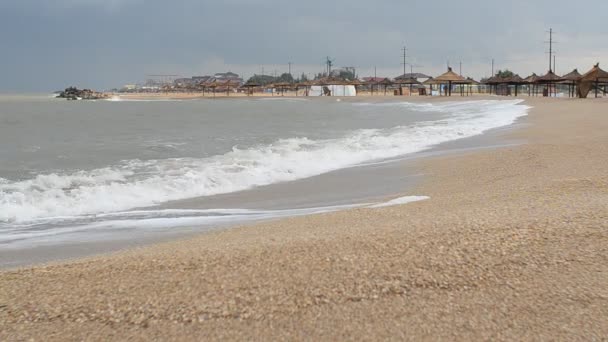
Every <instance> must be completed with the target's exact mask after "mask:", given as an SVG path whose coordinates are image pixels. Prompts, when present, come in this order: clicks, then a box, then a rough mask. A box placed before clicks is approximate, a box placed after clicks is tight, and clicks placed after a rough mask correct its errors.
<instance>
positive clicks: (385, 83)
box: [378, 78, 394, 96]
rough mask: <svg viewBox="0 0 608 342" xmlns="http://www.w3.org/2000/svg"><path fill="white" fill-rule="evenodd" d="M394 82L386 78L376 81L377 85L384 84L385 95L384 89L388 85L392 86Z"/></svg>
mask: <svg viewBox="0 0 608 342" xmlns="http://www.w3.org/2000/svg"><path fill="white" fill-rule="evenodd" d="M393 84H394V83H393V81H391V80H390V79H388V78H385V79H383V80H382V81H380V82H378V85H383V86H384V96H386V89H387V88H388V87H390V86H392V85H393Z"/></svg>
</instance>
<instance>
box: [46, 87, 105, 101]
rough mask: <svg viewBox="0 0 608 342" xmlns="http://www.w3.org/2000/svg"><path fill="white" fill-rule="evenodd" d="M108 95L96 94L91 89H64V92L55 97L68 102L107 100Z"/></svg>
mask: <svg viewBox="0 0 608 342" xmlns="http://www.w3.org/2000/svg"><path fill="white" fill-rule="evenodd" d="M109 97H110V95H108V94H105V93H101V92H97V91H94V90H91V89H78V88H75V87H69V88H66V89H65V90H64V91H62V92H61V93H59V95H57V98H63V99H68V100H100V99H107V98H109Z"/></svg>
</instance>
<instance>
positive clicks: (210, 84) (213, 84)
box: [207, 80, 219, 97]
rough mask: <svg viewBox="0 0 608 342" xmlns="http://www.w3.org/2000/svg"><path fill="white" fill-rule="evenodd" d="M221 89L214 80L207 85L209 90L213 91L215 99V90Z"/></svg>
mask: <svg viewBox="0 0 608 342" xmlns="http://www.w3.org/2000/svg"><path fill="white" fill-rule="evenodd" d="M218 87H219V84H218V82H217V80H213V81H212V82H210V83H208V84H207V88H209V89H211V90H213V97H215V90H216V89H217V88H218Z"/></svg>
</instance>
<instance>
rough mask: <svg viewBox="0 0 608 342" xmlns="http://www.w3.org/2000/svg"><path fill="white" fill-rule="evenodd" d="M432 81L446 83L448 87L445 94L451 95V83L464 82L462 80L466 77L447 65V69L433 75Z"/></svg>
mask: <svg viewBox="0 0 608 342" xmlns="http://www.w3.org/2000/svg"><path fill="white" fill-rule="evenodd" d="M434 81H435V82H436V83H439V84H446V83H447V85H448V89H447V91H446V92H447V94H446V95H448V96H452V84H465V83H463V82H464V81H466V79H465V78H464V77H462V76H460V75H458V74H457V73H455V72H454V71H452V68H450V67H448V71H447V72H445V73H443V74H441V75H439V76H437V77H435V78H434Z"/></svg>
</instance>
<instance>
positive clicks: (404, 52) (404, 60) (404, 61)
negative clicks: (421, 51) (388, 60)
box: [402, 46, 407, 76]
mask: <svg viewBox="0 0 608 342" xmlns="http://www.w3.org/2000/svg"><path fill="white" fill-rule="evenodd" d="M402 51H403V55H402V57H403V63H402V64H403V75H404V76H405V67H406V65H407V48H406V47H405V46H403V49H402Z"/></svg>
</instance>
